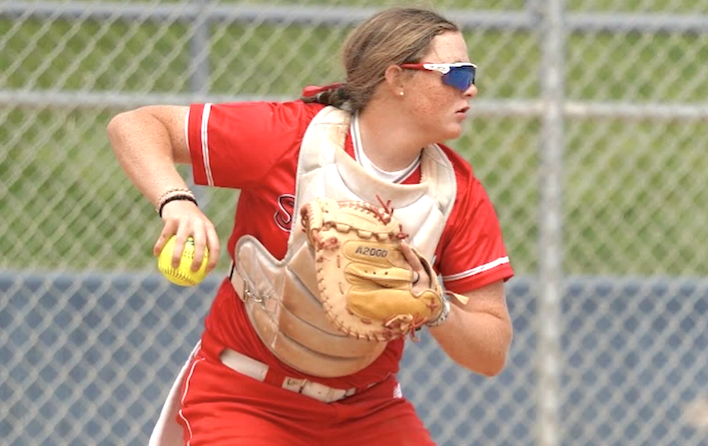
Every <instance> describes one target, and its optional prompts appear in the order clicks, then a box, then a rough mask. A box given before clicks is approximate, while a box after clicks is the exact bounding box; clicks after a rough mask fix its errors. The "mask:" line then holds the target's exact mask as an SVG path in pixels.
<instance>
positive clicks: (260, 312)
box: [232, 107, 456, 377]
mask: <svg viewBox="0 0 708 446" xmlns="http://www.w3.org/2000/svg"><path fill="white" fill-rule="evenodd" d="M349 124H350V115H349V113H347V112H345V111H343V110H340V109H337V108H334V107H326V108H324V109H323V110H322V111H320V112H319V113H318V114H317V116H316V117H315V119H314V120H313V121H312V122H311V123H310V125H309V127H308V129H307V131H306V132H305V135H304V138H303V142H302V146H301V148H300V156H299V160H298V172H297V186H296V195H295V206H294V212H293V226H292V232H291V233H290V238H289V239H288V250H287V253H286V254H285V257H284V258H283V260H277V259H276V258H274V257H273V256H272V255H271V254H270V253H269V252H268V251H267V250H266V249H265V247H264V246H263V245H262V244H261V243H260V242H259V241H258V240H257V239H256V238H254V237H252V236H244V237H242V238H241V239H239V241H238V243H237V244H236V255H235V259H236V268H235V271H234V279H233V280H232V282H233V283H234V287H235V289H236V291H237V292H238V293H239V295H240V296H241V298H242V299H243V300H244V303H245V305H246V310H247V312H248V316H249V318H250V320H251V323H252V324H253V327H254V328H255V330H256V332H257V333H258V336H259V337H260V339H261V341H263V343H264V344H265V345H266V346H267V347H268V348H269V349H270V350H271V351H272V352H273V353H274V354H275V356H276V357H278V358H279V359H280V360H281V361H283V362H284V363H285V364H287V365H289V366H291V367H293V368H295V369H297V370H299V371H301V372H303V373H306V374H309V375H313V376H320V377H339V376H345V375H350V374H352V373H356V372H358V371H360V370H362V369H364V368H365V367H367V366H368V365H370V364H371V363H372V362H374V360H375V359H376V358H378V357H379V355H381V353H382V352H383V351H384V350H385V348H386V343H385V342H377V341H370V340H366V339H356V338H354V337H350V336H347V335H346V334H344V333H342V332H340V331H339V330H338V329H337V328H336V327H335V326H334V325H333V323H331V322H330V321H329V319H328V318H327V315H326V313H325V311H324V310H323V308H322V304H321V302H320V301H319V293H318V287H317V277H316V273H315V267H314V265H315V259H314V255H313V252H312V249H311V248H310V247H309V245H308V244H307V239H306V236H305V234H304V232H303V230H302V224H301V221H300V218H299V212H298V211H299V209H300V207H301V206H302V205H303V204H305V203H308V202H309V201H311V200H312V199H314V198H315V197H327V198H332V199H335V200H361V201H368V202H370V203H373V204H378V198H377V197H380V198H381V199H382V200H383V201H384V202H386V201H389V200H390V202H391V207H392V208H393V209H394V210H395V211H394V215H395V217H396V218H397V219H398V220H399V221H400V222H401V223H402V224H403V232H405V233H407V234H409V235H410V238H409V243H410V244H411V245H413V246H414V247H416V248H417V249H418V250H419V251H420V252H421V253H422V254H423V255H425V256H426V257H427V258H428V259H431V258H432V256H433V255H434V254H435V248H436V246H437V244H438V241H439V240H440V236H441V234H442V231H443V228H444V227H445V222H446V221H447V219H448V217H449V215H450V211H451V210H452V206H453V204H454V200H455V194H456V184H455V175H454V171H453V167H452V164H451V163H450V161H449V159H448V158H447V156H446V155H445V154H444V152H443V151H442V150H441V149H440V148H439V147H438V146H436V145H431V146H428V147H425V148H424V149H423V152H422V159H421V169H422V178H421V182H420V183H419V184H415V185H401V184H391V183H387V182H385V181H382V180H380V179H378V178H376V177H374V176H372V175H370V174H369V173H367V172H366V171H365V170H364V169H363V168H362V167H361V166H360V165H359V164H358V163H357V162H356V161H355V160H353V159H352V158H351V157H350V156H349V155H348V154H347V153H346V152H345V151H344V141H345V138H346V136H347V134H348V133H349Z"/></svg>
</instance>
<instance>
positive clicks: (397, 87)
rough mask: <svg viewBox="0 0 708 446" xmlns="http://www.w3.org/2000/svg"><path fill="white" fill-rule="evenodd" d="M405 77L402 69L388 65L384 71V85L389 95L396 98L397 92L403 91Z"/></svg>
mask: <svg viewBox="0 0 708 446" xmlns="http://www.w3.org/2000/svg"><path fill="white" fill-rule="evenodd" d="M405 77H406V76H405V74H404V71H403V68H401V67H399V66H398V65H389V66H388V68H386V71H384V84H385V85H386V88H387V89H388V90H389V92H390V93H391V94H393V95H395V96H398V94H399V92H400V91H403V89H404V88H403V87H404V84H405V80H406V79H405Z"/></svg>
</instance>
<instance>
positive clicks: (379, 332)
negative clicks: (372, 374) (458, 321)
mask: <svg viewBox="0 0 708 446" xmlns="http://www.w3.org/2000/svg"><path fill="white" fill-rule="evenodd" d="M392 214H393V211H392V210H391V209H389V207H388V206H387V205H384V206H383V207H377V206H374V205H371V204H369V203H365V202H361V201H341V202H337V201H334V200H330V199H324V198H318V199H315V200H314V201H312V202H310V203H308V204H306V205H304V206H303V207H302V208H301V210H300V215H301V218H302V226H303V230H304V231H305V233H306V234H307V240H308V242H309V244H310V245H311V246H312V247H313V248H314V250H315V259H316V270H317V280H318V283H319V292H320V293H319V294H320V295H319V299H320V301H321V302H322V304H323V307H324V309H325V311H326V312H327V314H328V315H329V317H330V318H331V319H332V321H334V323H335V324H336V325H337V327H338V328H339V329H340V330H342V331H343V332H345V333H347V334H348V335H350V336H353V337H356V338H365V339H370V340H376V341H389V340H391V339H396V338H400V337H403V336H406V335H407V334H409V333H410V334H411V335H414V333H415V330H416V329H417V328H419V327H420V326H422V325H424V324H425V323H427V322H430V321H435V320H436V319H437V318H438V317H440V315H441V314H442V312H443V307H444V304H445V302H444V301H443V299H444V297H443V293H442V290H441V288H440V285H439V284H438V281H437V280H436V278H435V274H434V273H433V270H432V267H431V266H430V263H429V262H428V261H427V259H425V258H424V257H423V256H421V255H420V254H419V253H417V252H415V251H414V252H415V253H416V255H417V256H418V257H419V258H420V260H421V263H422V264H423V266H424V268H425V269H426V270H427V272H428V275H429V276H430V278H431V283H432V284H433V287H434V289H427V290H425V291H423V292H422V293H420V294H418V295H416V294H414V293H413V291H412V287H413V284H412V283H411V282H412V281H413V278H414V274H413V271H412V268H411V266H410V265H409V263H408V262H407V261H406V259H405V257H404V255H403V253H402V252H401V249H400V244H401V240H403V239H404V238H405V237H406V234H403V233H402V232H401V225H400V224H399V223H398V222H397V221H396V220H395V219H394V218H393V215H392Z"/></svg>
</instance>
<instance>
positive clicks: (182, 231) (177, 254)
mask: <svg viewBox="0 0 708 446" xmlns="http://www.w3.org/2000/svg"><path fill="white" fill-rule="evenodd" d="M190 232H191V231H189V230H188V229H187V228H185V227H181V228H179V229H178V230H177V234H176V236H175V247H174V252H173V253H172V267H173V268H178V267H179V262H180V260H181V259H182V253H183V252H184V245H185V244H186V243H187V237H188V236H189V235H191V234H190Z"/></svg>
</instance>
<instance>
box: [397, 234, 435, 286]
mask: <svg viewBox="0 0 708 446" xmlns="http://www.w3.org/2000/svg"><path fill="white" fill-rule="evenodd" d="M401 252H402V253H403V257H405V259H406V261H407V262H408V264H410V266H411V268H412V269H413V280H412V282H413V288H412V291H413V293H414V294H416V295H417V294H421V293H422V292H423V291H425V290H428V289H430V283H431V282H430V280H431V277H430V276H429V275H428V272H427V271H426V270H425V267H423V264H422V263H421V262H420V259H419V258H418V256H417V255H415V253H414V252H413V250H412V249H411V247H410V245H409V244H408V243H406V241H405V240H403V241H401ZM416 279H417V280H416Z"/></svg>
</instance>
